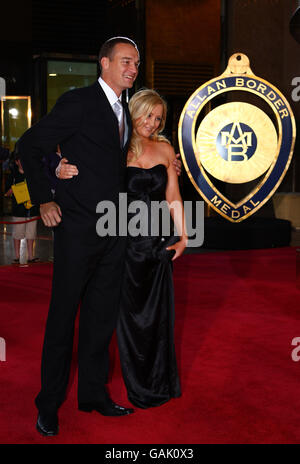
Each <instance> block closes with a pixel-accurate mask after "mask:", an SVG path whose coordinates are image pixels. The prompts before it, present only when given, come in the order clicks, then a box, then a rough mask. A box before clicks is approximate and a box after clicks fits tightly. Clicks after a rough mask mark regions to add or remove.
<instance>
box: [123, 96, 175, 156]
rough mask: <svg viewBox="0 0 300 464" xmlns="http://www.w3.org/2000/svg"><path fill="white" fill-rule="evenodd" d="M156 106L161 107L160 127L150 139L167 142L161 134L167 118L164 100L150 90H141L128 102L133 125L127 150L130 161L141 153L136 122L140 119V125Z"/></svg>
mask: <svg viewBox="0 0 300 464" xmlns="http://www.w3.org/2000/svg"><path fill="white" fill-rule="evenodd" d="M157 105H162V107H163V114H162V119H161V122H160V125H159V126H158V128H157V130H156V131H155V132H154V134H152V135H151V139H152V140H154V141H156V142H167V143H170V142H169V140H168V139H167V138H166V137H165V136H164V135H162V134H161V132H162V131H163V130H164V127H165V123H166V117H167V104H166V102H165V101H164V99H163V98H162V97H161V96H160V95H159V94H158V93H157V92H156V91H155V90H152V89H142V90H139V91H138V92H136V93H135V94H134V95H133V97H131V99H130V101H129V111H130V115H131V119H132V123H133V131H132V136H131V140H130V145H129V150H130V151H131V152H132V153H133V155H134V156H133V157H132V160H136V159H138V157H139V156H140V155H141V153H142V142H141V137H140V136H139V135H138V133H137V131H136V127H137V126H138V125H139V123H138V120H139V119H141V122H140V124H142V122H143V120H144V118H146V117H147V116H148V114H150V113H151V112H152V110H153V108H154V107H155V106H157Z"/></svg>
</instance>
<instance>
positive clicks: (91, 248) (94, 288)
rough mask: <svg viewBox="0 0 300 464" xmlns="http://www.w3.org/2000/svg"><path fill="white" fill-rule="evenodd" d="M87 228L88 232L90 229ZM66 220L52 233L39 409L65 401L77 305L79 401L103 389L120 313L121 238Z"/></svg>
mask: <svg viewBox="0 0 300 464" xmlns="http://www.w3.org/2000/svg"><path fill="white" fill-rule="evenodd" d="M90 229H91V230H90ZM90 229H89V228H87V227H85V226H84V227H78V225H77V224H75V223H74V222H72V221H68V218H67V217H66V215H64V216H63V222H62V223H61V224H60V225H59V226H58V227H57V228H56V229H55V231H54V268H53V282H52V296H51V302H50V308H49V313H48V318H47V324H46V330H45V338H44V345H43V353H42V366H41V391H40V393H39V394H38V395H37V397H36V400H35V402H36V406H37V408H38V409H39V410H40V411H45V412H53V411H56V410H57V409H58V408H59V406H60V405H61V403H62V402H63V401H64V399H65V394H66V388H67V385H68V379H69V372H70V365H71V360H72V351H73V338H74V323H75V319H76V314H77V311H78V307H79V303H81V304H80V318H79V340H78V402H79V403H80V402H90V401H92V402H93V401H101V400H103V399H104V398H105V397H106V395H107V393H106V389H105V384H106V383H107V380H108V370H109V343H110V340H111V337H112V334H113V331H114V329H115V326H116V323H117V318H118V314H119V299H120V289H121V281H122V273H123V264H124V257H125V245H126V238H125V237H104V238H101V237H98V236H97V235H96V232H95V227H91V228H90Z"/></svg>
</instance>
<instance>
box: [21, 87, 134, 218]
mask: <svg viewBox="0 0 300 464" xmlns="http://www.w3.org/2000/svg"><path fill="white" fill-rule="evenodd" d="M124 109H125V113H126V119H127V124H128V126H129V127H128V129H129V130H128V140H127V142H126V144H125V146H124V147H123V148H121V147H120V141H119V130H118V122H117V118H116V116H115V114H114V112H113V110H112V108H111V105H110V103H109V101H108V100H107V98H106V95H105V93H104V92H103V90H102V88H101V86H100V84H99V82H98V81H97V82H95V83H94V84H93V85H91V86H89V87H84V88H80V89H75V90H71V91H69V92H66V93H65V94H63V95H62V96H61V97H60V98H59V99H58V100H57V103H56V105H55V106H54V108H53V109H52V111H51V112H50V113H49V114H48V115H47V116H45V117H44V118H42V119H41V120H40V121H39V122H38V123H37V124H35V125H34V126H32V127H31V128H30V129H29V130H28V131H26V132H25V134H24V135H23V136H22V137H21V139H20V140H19V153H20V157H21V161H22V165H23V168H24V171H25V174H26V178H27V181H28V187H29V191H30V195H31V199H32V201H33V202H35V203H36V204H41V203H46V202H49V201H52V199H53V198H52V193H51V186H50V183H49V179H48V178H47V176H46V174H45V170H44V166H43V161H42V160H43V157H44V156H45V155H46V154H47V153H49V152H51V151H53V150H56V147H57V145H58V144H59V145H60V148H61V153H62V156H64V157H66V158H67V159H68V161H69V162H70V163H71V164H75V165H76V166H77V167H78V170H79V174H78V176H75V177H73V178H72V179H69V180H61V181H59V182H58V185H57V187H56V198H55V199H56V201H57V202H58V204H59V205H60V206H61V207H62V210H68V209H69V210H72V211H78V212H79V211H80V212H81V213H82V214H84V215H85V216H88V215H90V216H91V215H92V216H94V217H95V214H96V205H97V203H98V202H99V201H102V200H110V201H113V202H117V200H118V194H119V192H122V191H125V169H126V156H127V150H128V144H129V139H130V136H131V131H132V126H131V119H130V115H129V111H128V107H127V104H126V103H125V104H124Z"/></svg>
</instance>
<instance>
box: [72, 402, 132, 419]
mask: <svg viewBox="0 0 300 464" xmlns="http://www.w3.org/2000/svg"><path fill="white" fill-rule="evenodd" d="M78 409H79V411H84V412H92V411H97V412H99V413H100V414H102V416H126V415H128V414H132V413H133V412H134V410H133V409H132V408H124V407H123V406H119V405H118V404H116V403H114V402H113V401H112V400H111V399H108V400H106V401H103V402H97V403H79V405H78Z"/></svg>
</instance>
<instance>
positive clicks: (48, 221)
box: [40, 201, 62, 227]
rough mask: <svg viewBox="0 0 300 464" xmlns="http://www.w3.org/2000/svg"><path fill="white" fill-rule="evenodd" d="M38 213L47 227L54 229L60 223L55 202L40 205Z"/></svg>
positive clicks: (59, 215)
mask: <svg viewBox="0 0 300 464" xmlns="http://www.w3.org/2000/svg"><path fill="white" fill-rule="evenodd" d="M40 213H41V218H42V220H43V223H44V224H45V226H47V227H55V226H57V225H58V224H59V223H60V222H61V216H62V214H61V210H60V207H59V206H58V204H57V203H55V201H49V203H42V204H41V205H40Z"/></svg>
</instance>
